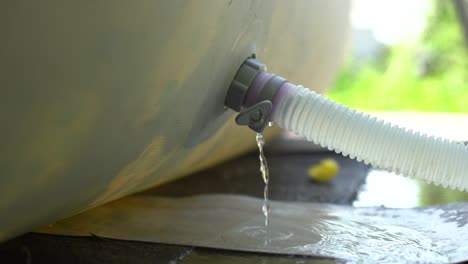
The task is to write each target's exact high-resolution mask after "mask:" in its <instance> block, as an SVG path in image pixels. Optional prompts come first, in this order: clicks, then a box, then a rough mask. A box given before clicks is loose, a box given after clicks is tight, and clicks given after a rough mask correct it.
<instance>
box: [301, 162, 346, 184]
mask: <svg viewBox="0 0 468 264" xmlns="http://www.w3.org/2000/svg"><path fill="white" fill-rule="evenodd" d="M339 171H340V165H339V164H338V162H336V160H334V159H323V160H322V161H321V162H320V163H319V164H317V165H313V166H311V167H310V168H309V170H308V174H309V177H310V178H311V179H313V180H314V181H317V182H321V183H324V182H329V181H331V180H333V178H335V176H336V175H337V174H338V172H339Z"/></svg>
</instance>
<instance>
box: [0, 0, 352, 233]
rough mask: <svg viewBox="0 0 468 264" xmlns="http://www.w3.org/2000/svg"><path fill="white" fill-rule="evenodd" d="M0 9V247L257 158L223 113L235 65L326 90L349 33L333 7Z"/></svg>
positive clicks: (342, 9)
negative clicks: (259, 66) (220, 166)
mask: <svg viewBox="0 0 468 264" xmlns="http://www.w3.org/2000/svg"><path fill="white" fill-rule="evenodd" d="M0 10H1V11H0V14H1V15H0V21H1V23H0V30H1V32H2V34H1V35H2V41H1V42H0V56H1V60H0V85H1V96H0V110H1V111H0V120H1V129H0V146H1V147H0V241H3V240H6V239H8V238H11V237H14V236H16V235H19V234H21V233H24V232H27V231H31V230H33V229H34V228H37V227H40V226H42V225H46V224H49V223H52V222H54V221H56V220H58V219H61V218H63V217H66V216H70V215H73V214H76V213H78V212H81V211H83V210H86V209H89V208H91V207H95V206H97V205H100V204H103V203H105V202H108V201H110V200H114V199H117V198H119V197H122V196H125V195H128V194H130V193H134V192H136V191H139V190H143V189H145V188H149V187H151V186H154V185H157V184H161V183H163V182H166V181H169V180H173V179H175V178H177V177H180V176H183V175H186V174H187V173H190V172H193V171H195V170H200V169H202V168H205V167H207V166H210V165H212V164H214V163H216V162H219V161H221V160H225V159H227V158H230V157H233V156H235V155H239V154H241V153H243V152H245V151H247V150H249V149H251V148H253V147H255V144H254V141H255V136H254V133H253V132H252V131H251V130H249V129H247V128H245V127H237V126H236V125H235V122H234V121H233V120H232V118H233V112H232V111H230V110H226V109H225V108H224V96H225V95H226V91H227V89H228V88H229V84H230V81H231V80H232V78H233V76H234V75H235V73H236V71H237V69H238V67H239V66H240V65H241V64H242V62H243V61H244V60H245V59H246V58H247V57H248V56H249V55H250V54H251V53H256V54H257V57H259V58H261V60H262V61H263V62H264V63H266V64H267V65H268V66H269V70H272V71H273V72H277V73H281V75H282V76H284V77H286V78H288V79H291V80H294V82H296V83H304V84H306V85H308V86H313V89H314V90H316V91H318V92H322V91H323V90H324V89H326V88H327V87H329V86H330V85H331V83H332V81H333V78H334V77H335V75H336V73H337V70H338V67H339V65H340V63H341V61H342V57H343V54H344V47H345V42H346V39H347V35H348V32H349V21H348V20H349V17H348V13H349V3H347V2H345V1H338V0H333V1H330V0H317V1H313V0H300V1H272V0H264V1H260V0H259V1H247V0H246V1H236V0H230V1H227V0H226V1H215V0H213V1H208V0H197V1H175V0H173V1H169V0H168V1H114V0H112V1H111V0H107V1H58V0H57V1H5V2H2V3H1V4H0ZM267 132H271V133H270V135H269V137H271V136H272V135H273V134H274V133H275V130H274V129H268V130H267ZM267 134H268V133H267ZM267 136H268V135H267ZM267 140H268V137H267ZM200 181H203V179H202V178H200Z"/></svg>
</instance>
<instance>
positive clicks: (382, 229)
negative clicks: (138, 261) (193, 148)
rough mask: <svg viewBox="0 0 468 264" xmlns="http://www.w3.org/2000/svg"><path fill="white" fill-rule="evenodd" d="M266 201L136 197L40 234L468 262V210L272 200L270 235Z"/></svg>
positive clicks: (465, 206) (356, 258)
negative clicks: (263, 209) (261, 211)
mask: <svg viewBox="0 0 468 264" xmlns="http://www.w3.org/2000/svg"><path fill="white" fill-rule="evenodd" d="M395 195H398V190H395ZM263 202H264V201H263V200H262V199H256V198H252V197H245V196H237V195H201V196H193V197H186V198H177V199H175V198H162V197H151V196H132V197H127V198H125V199H121V200H118V201H115V202H112V203H109V204H107V205H105V206H102V207H97V208H95V209H92V210H90V211H87V212H84V213H82V214H80V215H77V216H75V217H73V218H68V219H65V220H62V221H60V222H57V223H55V224H54V225H53V226H47V227H44V229H42V230H41V231H42V232H46V233H51V234H68V235H89V233H93V234H96V235H98V236H101V237H107V238H116V239H126V240H136V241H148V242H157V243H166V244H178V245H190V246H197V247H209V248H219V249H229V250H238V251H247V252H263V253H274V254H284V255H306V256H321V257H333V258H338V259H345V260H349V261H352V262H362V263H369V262H370V263H375V262H393V263H401V262H419V263H421V262H423V263H427V262H430V263H447V262H459V261H464V260H468V242H467V240H466V238H467V237H468V203H458V204H449V205H445V206H437V207H429V208H419V209H388V208H383V207H371V208H353V207H349V206H337V205H326V204H313V203H291V202H278V201H270V202H271V204H272V206H273V207H274V208H275V210H272V211H271V219H270V223H269V225H268V232H267V230H266V228H265V226H264V216H263V215H261V214H258V208H259V207H260V206H261V204H262V203H263ZM265 238H267V239H268V241H269V243H267V244H266V243H264V242H265Z"/></svg>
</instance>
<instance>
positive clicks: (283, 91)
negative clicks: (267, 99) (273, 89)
mask: <svg viewBox="0 0 468 264" xmlns="http://www.w3.org/2000/svg"><path fill="white" fill-rule="evenodd" d="M294 86H295V85H294V84H292V83H290V82H285V83H283V85H281V87H280V88H279V90H278V92H277V93H276V95H275V97H274V98H273V102H272V104H273V108H272V109H271V114H270V121H273V122H276V121H277V119H278V115H279V113H278V110H279V109H278V107H279V106H280V105H282V104H283V101H284V99H286V96H287V95H288V93H289V90H291V88H292V87H294Z"/></svg>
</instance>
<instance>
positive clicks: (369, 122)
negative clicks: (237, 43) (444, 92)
mask: <svg viewBox="0 0 468 264" xmlns="http://www.w3.org/2000/svg"><path fill="white" fill-rule="evenodd" d="M275 122H277V123H278V124H279V126H281V127H283V128H285V129H287V130H289V131H291V132H294V133H296V134H299V135H302V136H305V137H306V138H307V139H308V140H310V141H313V142H314V143H316V144H319V145H321V146H322V147H326V148H328V149H329V150H333V151H335V152H337V153H341V154H342V155H344V156H349V157H350V158H352V159H356V160H358V161H363V162H364V163H366V164H370V165H371V166H372V167H374V168H381V169H386V170H388V171H391V172H395V173H397V174H402V175H405V176H409V177H413V178H417V179H421V180H425V181H426V182H429V183H434V184H436V185H439V184H441V185H442V186H444V187H451V188H453V189H455V188H457V189H459V190H467V189H468V175H467V174H468V173H467V169H468V147H467V146H465V145H464V144H463V143H461V142H454V141H449V140H447V139H442V138H440V137H437V138H435V137H433V136H428V135H426V134H422V133H419V132H413V131H411V130H407V129H405V128H401V127H398V126H396V125H393V124H391V123H387V122H384V121H383V120H379V119H377V118H376V117H372V116H369V115H368V114H364V113H362V112H359V111H356V110H354V109H350V108H348V107H346V106H343V105H341V104H337V103H335V102H333V101H330V100H329V99H326V98H324V97H322V96H321V95H319V94H317V93H315V92H313V91H310V90H309V89H307V88H304V87H303V86H300V85H298V86H294V87H292V88H291V89H290V90H289V92H288V94H287V95H286V97H285V99H284V100H283V101H282V102H281V104H280V105H279V107H278V113H277V115H276V120H275Z"/></svg>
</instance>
